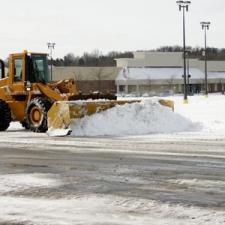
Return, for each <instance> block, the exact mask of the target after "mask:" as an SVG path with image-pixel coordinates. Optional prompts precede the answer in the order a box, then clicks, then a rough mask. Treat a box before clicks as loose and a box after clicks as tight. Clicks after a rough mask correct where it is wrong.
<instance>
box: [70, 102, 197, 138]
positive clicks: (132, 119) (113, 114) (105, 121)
mask: <svg viewBox="0 0 225 225" xmlns="http://www.w3.org/2000/svg"><path fill="white" fill-rule="evenodd" d="M195 128H196V125H195V124H193V123H192V122H191V121H190V120H188V119H186V118H184V117H182V116H181V115H179V114H176V113H174V112H173V111H172V110H171V109H170V108H168V107H165V106H162V105H160V104H159V103H158V100H156V99H154V100H143V101H142V102H140V103H132V104H125V105H118V106H116V107H114V108H112V109H109V110H106V111H104V112H101V113H97V114H94V115H92V116H86V117H84V118H82V119H78V120H74V121H73V122H72V124H71V129H72V135H75V136H101V135H116V136H121V135H143V134H151V133H171V132H181V131H190V130H194V129H195Z"/></svg>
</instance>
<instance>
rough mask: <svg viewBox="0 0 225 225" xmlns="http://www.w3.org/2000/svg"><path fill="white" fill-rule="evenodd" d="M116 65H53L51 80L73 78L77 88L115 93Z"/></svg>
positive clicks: (117, 69) (118, 69)
mask: <svg viewBox="0 0 225 225" xmlns="http://www.w3.org/2000/svg"><path fill="white" fill-rule="evenodd" d="M120 70H121V68H117V67H53V80H62V79H69V78H72V79H75V81H76V85H77V87H78V90H79V91H81V92H83V93H89V92H93V91H100V92H108V91H110V92H114V93H116V84H115V80H116V77H117V76H118V74H119V72H120Z"/></svg>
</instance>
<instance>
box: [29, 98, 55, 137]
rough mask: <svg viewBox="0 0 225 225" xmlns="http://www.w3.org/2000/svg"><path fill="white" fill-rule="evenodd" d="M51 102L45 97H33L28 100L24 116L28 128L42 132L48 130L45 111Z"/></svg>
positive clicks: (46, 111)
mask: <svg viewBox="0 0 225 225" xmlns="http://www.w3.org/2000/svg"><path fill="white" fill-rule="evenodd" d="M50 107H51V103H50V102H49V101H48V100H47V99H43V98H34V99H32V100H31V101H30V103H29V105H28V107H27V110H26V113H25V116H26V123H27V125H28V126H29V128H30V130H32V131H34V132H37V133H44V132H46V131H47V130H48V121H47V119H48V118H47V113H48V110H49V109H50Z"/></svg>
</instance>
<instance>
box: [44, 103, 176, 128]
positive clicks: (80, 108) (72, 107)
mask: <svg viewBox="0 0 225 225" xmlns="http://www.w3.org/2000/svg"><path fill="white" fill-rule="evenodd" d="M135 102H140V101H139V100H134V101H60V102H55V103H54V104H53V105H52V107H51V108H50V110H49V111H48V128H49V130H54V129H68V128H69V125H70V123H71V120H72V119H78V118H82V117H84V116H90V115H93V114H95V113H98V112H101V111H105V110H107V109H110V108H113V107H115V106H116V105H124V104H131V103H135ZM159 103H160V104H161V105H163V106H166V107H169V108H171V109H172V110H174V102H173V101H170V100H164V99H160V100H159Z"/></svg>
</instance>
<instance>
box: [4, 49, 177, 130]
mask: <svg viewBox="0 0 225 225" xmlns="http://www.w3.org/2000/svg"><path fill="white" fill-rule="evenodd" d="M89 99H108V100H102V101H99V100H97V101H94V100H89ZM81 100H82V101H81ZM125 103H128V101H117V100H116V97H115V96H114V95H111V94H99V93H97V94H96V93H93V94H89V95H83V94H81V93H80V92H78V90H77V88H76V83H75V81H74V80H73V79H69V80H60V81H50V80H49V75H48V62H47V54H43V53H28V52H27V51H24V52H22V53H16V54H10V55H9V61H8V71H7V74H6V73H5V65H4V62H3V61H2V60H0V131H4V130H7V128H8V127H9V125H10V122H11V121H19V122H20V123H21V124H22V125H23V126H24V127H25V128H26V129H30V130H32V131H34V132H46V131H47V130H48V129H68V128H69V125H70V122H71V119H73V118H81V117H83V116H85V115H91V114H94V113H97V112H100V111H103V110H106V109H109V108H112V107H114V106H115V105H117V104H125ZM129 103H132V101H129ZM160 103H161V104H162V105H165V106H168V107H170V108H173V102H171V101H165V100H161V101H160Z"/></svg>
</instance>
